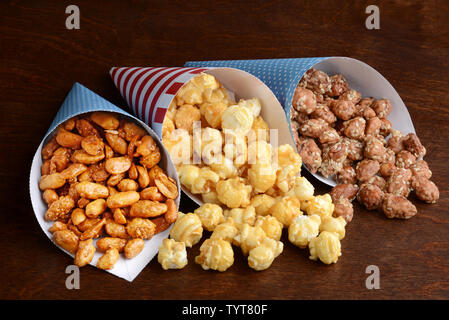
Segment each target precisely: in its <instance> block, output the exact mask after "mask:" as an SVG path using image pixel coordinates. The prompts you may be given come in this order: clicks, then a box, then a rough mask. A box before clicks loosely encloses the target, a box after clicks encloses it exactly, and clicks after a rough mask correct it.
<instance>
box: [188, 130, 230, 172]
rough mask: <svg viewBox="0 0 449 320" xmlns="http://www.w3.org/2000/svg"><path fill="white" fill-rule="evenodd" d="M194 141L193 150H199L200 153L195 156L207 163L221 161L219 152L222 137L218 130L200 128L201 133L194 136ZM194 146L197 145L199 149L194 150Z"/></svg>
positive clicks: (221, 157)
mask: <svg viewBox="0 0 449 320" xmlns="http://www.w3.org/2000/svg"><path fill="white" fill-rule="evenodd" d="M194 143H195V144H194V146H195V148H194V152H198V151H201V154H200V155H197V156H199V157H200V158H201V159H202V161H203V162H204V163H206V164H207V165H210V164H212V163H222V162H223V156H222V154H221V151H222V145H223V138H222V135H221V132H220V131H219V130H217V129H213V128H203V129H201V135H195V136H194ZM196 146H199V148H198V149H199V150H196V149H197V148H196Z"/></svg>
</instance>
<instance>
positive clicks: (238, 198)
mask: <svg viewBox="0 0 449 320" xmlns="http://www.w3.org/2000/svg"><path fill="white" fill-rule="evenodd" d="M260 112H261V103H260V101H259V100H258V99H257V98H253V99H247V100H244V99H241V100H239V101H238V102H236V101H234V100H233V98H231V97H230V95H229V94H228V93H227V91H226V89H225V88H224V87H223V86H222V85H221V83H219V82H218V81H217V79H215V77H213V76H212V75H209V74H205V73H203V74H199V75H197V76H195V77H194V78H193V79H191V80H190V81H189V82H188V83H186V84H185V85H184V86H183V87H182V88H181V89H180V90H179V91H178V93H177V95H176V96H175V98H174V100H173V102H172V103H171V104H170V106H169V108H168V111H167V114H166V116H165V119H164V123H163V131H162V136H163V143H164V146H165V147H166V148H167V150H168V151H169V153H170V156H171V158H172V160H173V161H174V163H175V165H176V167H177V172H178V175H179V179H180V182H181V184H182V185H183V186H184V188H185V189H186V190H188V191H189V192H190V193H192V194H193V195H195V196H200V197H201V199H202V200H203V202H204V204H203V205H202V206H200V207H199V208H197V209H196V210H194V212H190V213H181V212H179V216H178V220H177V221H176V222H175V224H174V225H173V228H172V229H171V231H170V239H165V240H164V241H163V243H162V245H161V246H160V248H159V254H158V261H159V263H160V264H161V265H162V267H163V269H181V268H183V267H185V266H186V265H187V251H186V247H192V246H193V245H195V244H196V243H198V242H199V241H200V240H201V238H202V237H203V234H204V231H207V232H209V233H210V237H209V239H206V240H205V241H204V242H203V243H202V245H201V247H200V254H199V256H197V257H195V262H196V263H198V264H200V265H201V266H202V268H203V269H205V270H209V269H211V270H217V271H225V270H227V269H228V268H229V267H231V266H232V264H233V262H234V250H233V246H235V247H237V248H240V250H241V251H242V253H243V255H245V256H246V257H247V259H248V265H249V267H251V268H253V269H255V270H265V269H267V268H269V267H270V266H271V265H272V263H273V261H274V259H275V258H276V257H278V256H279V255H280V254H281V253H282V251H283V243H282V242H281V241H280V239H281V235H282V231H283V229H287V230H288V238H289V240H290V241H291V242H292V243H293V244H294V245H296V246H298V247H300V248H309V251H310V259H312V260H318V259H319V260H321V261H322V262H323V263H326V264H331V263H336V262H337V260H338V258H339V256H340V255H341V244H340V240H341V239H343V237H344V235H345V225H346V221H345V220H344V219H343V218H342V217H332V214H333V211H334V205H333V203H332V199H331V196H330V195H329V194H326V195H318V196H315V195H314V188H313V186H312V184H311V183H310V182H309V181H307V179H306V178H304V177H301V176H300V170H301V166H302V160H301V156H300V155H299V154H298V153H297V152H296V150H294V147H292V146H290V145H280V146H278V147H276V146H275V145H274V144H272V143H273V141H271V142H270V136H269V132H270V128H269V126H268V124H267V123H266V122H265V120H264V119H263V118H262V116H261V114H260ZM195 157H197V158H199V159H200V160H201V161H199V162H195Z"/></svg>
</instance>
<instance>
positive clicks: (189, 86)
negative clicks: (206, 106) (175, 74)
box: [176, 81, 203, 106]
mask: <svg viewBox="0 0 449 320" xmlns="http://www.w3.org/2000/svg"><path fill="white" fill-rule="evenodd" d="M202 102H203V98H202V96H201V90H200V89H199V88H198V87H196V86H195V84H194V83H193V82H192V81H189V82H187V83H186V84H185V85H184V86H182V87H181V89H179V90H178V92H177V93H176V104H177V105H178V106H182V105H184V104H189V105H195V104H201V103H202Z"/></svg>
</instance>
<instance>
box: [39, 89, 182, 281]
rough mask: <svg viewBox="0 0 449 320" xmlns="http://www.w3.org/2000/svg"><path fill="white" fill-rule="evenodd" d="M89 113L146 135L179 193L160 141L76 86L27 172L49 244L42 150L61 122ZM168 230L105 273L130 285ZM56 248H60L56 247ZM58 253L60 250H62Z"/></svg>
mask: <svg viewBox="0 0 449 320" xmlns="http://www.w3.org/2000/svg"><path fill="white" fill-rule="evenodd" d="M92 111H109V112H115V113H118V114H121V115H122V116H124V117H127V118H128V119H129V120H131V121H133V122H135V123H136V124H138V125H140V126H141V127H143V128H144V129H145V130H146V131H147V132H148V134H149V135H150V136H152V137H153V139H154V141H155V142H156V143H157V144H158V146H159V148H160V150H161V163H160V166H161V167H162V168H163V169H165V170H166V172H167V174H168V175H169V176H170V177H172V178H173V179H175V180H176V183H177V185H178V189H179V180H178V175H177V174H176V169H175V166H174V165H173V163H172V161H171V160H170V157H169V156H168V152H167V151H166V149H165V148H164V147H163V145H162V143H161V142H160V141H159V139H158V136H157V134H156V133H155V132H154V131H153V130H152V129H151V128H149V127H148V126H147V125H146V124H145V123H143V122H142V121H140V120H139V119H136V118H135V117H133V116H132V115H130V114H129V113H127V112H125V111H123V110H121V109H120V108H118V107H117V106H115V105H113V104H112V103H110V102H108V101H107V100H105V99H103V98H102V97H100V96H99V95H97V94H96V93H94V92H92V91H91V90H89V89H87V88H86V87H84V86H82V85H81V84H79V83H75V84H74V85H73V87H72V89H71V90H70V92H69V94H68V95H67V97H66V99H65V100H64V103H63V104H62V106H61V108H60V109H59V111H58V113H57V114H56V117H55V119H54V120H53V122H52V124H51V125H50V128H49V129H48V131H47V133H46V134H45V137H44V138H43V139H42V142H41V143H40V145H39V147H38V149H37V151H36V153H35V155H34V158H33V163H32V166H31V172H30V197H31V203H32V205H33V210H34V214H35V216H36V219H37V221H38V222H39V225H40V226H41V228H42V230H43V231H44V233H45V234H46V235H47V237H48V238H49V239H50V240H52V234H51V233H50V232H49V231H48V229H49V228H50V227H51V226H52V225H53V222H52V221H50V222H48V221H45V219H44V215H45V212H46V211H47V205H46V204H45V202H44V201H43V199H42V192H41V190H40V189H39V180H40V177H41V166H42V156H41V151H42V147H43V145H44V144H46V143H47V141H48V140H50V139H51V138H52V137H53V136H54V135H55V134H56V132H55V131H56V129H57V128H58V126H59V125H60V124H61V123H63V122H64V121H66V120H68V119H69V118H71V117H73V116H76V115H79V114H83V113H87V112H92ZM179 200H180V195H178V198H177V199H176V200H175V202H176V205H177V206H178V207H179ZM169 230H170V229H168V230H165V231H164V232H161V233H159V234H157V235H155V236H154V237H153V238H152V239H151V240H146V241H145V247H144V249H143V251H142V252H141V253H140V254H139V255H138V256H137V257H135V258H133V259H125V258H124V257H122V256H120V259H119V261H118V262H117V263H116V264H115V266H114V268H113V269H112V270H108V272H110V273H112V274H114V275H116V276H118V277H120V278H123V279H126V280H128V281H133V280H134V278H135V277H136V276H137V275H138V274H139V273H140V272H141V271H142V269H143V268H144V267H145V266H146V265H147V264H148V263H149V262H150V261H151V259H153V258H154V256H155V255H156V254H157V252H158V249H159V246H160V244H161V243H162V240H163V239H165V238H167V237H168V234H169V232H170V231H169ZM94 241H95V240H94ZM58 248H60V247H59V246H58ZM60 249H61V250H63V249H62V248H60ZM63 251H65V250H63ZM65 252H66V253H67V254H69V255H70V256H72V257H73V254H70V253H69V252H67V251H65ZM101 255H102V253H100V252H96V253H95V256H94V258H93V260H92V262H91V263H90V264H91V265H93V266H96V264H97V261H98V259H99V258H100V256H101Z"/></svg>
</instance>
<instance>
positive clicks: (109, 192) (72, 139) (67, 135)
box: [39, 112, 178, 270]
mask: <svg viewBox="0 0 449 320" xmlns="http://www.w3.org/2000/svg"><path fill="white" fill-rule="evenodd" d="M42 158H43V163H42V168H41V174H42V176H41V179H40V181H39V188H40V189H41V190H42V191H43V194H42V197H43V199H44V201H45V202H46V204H47V205H48V210H47V211H46V213H45V216H44V218H45V219H46V220H50V221H54V223H53V226H52V227H51V228H49V231H50V232H52V233H53V239H54V241H55V243H56V244H57V245H59V246H60V247H62V248H63V249H65V250H67V251H69V252H71V253H73V254H74V255H75V261H74V263H75V265H77V266H80V267H82V266H85V265H87V264H89V263H91V262H92V259H93V256H94V254H95V252H96V248H97V249H98V251H99V252H104V255H103V256H102V257H101V258H100V259H99V260H98V263H97V267H98V268H101V269H105V270H110V269H112V268H113V267H114V265H115V263H116V262H117V261H118V259H119V257H120V252H123V253H124V257H126V258H127V259H132V258H133V257H135V256H137V255H138V254H139V253H140V252H141V251H142V250H143V248H144V245H145V240H146V239H151V237H152V236H153V235H154V234H156V233H159V232H162V231H163V230H166V229H167V228H168V227H169V226H170V224H171V223H173V222H175V221H176V219H177V213H178V211H177V207H176V204H175V202H174V201H173V199H175V198H176V197H177V196H178V190H177V185H176V182H175V180H173V179H172V178H170V177H168V176H167V175H166V174H165V172H164V170H163V169H162V168H161V167H159V166H158V165H157V164H158V163H159V161H160V159H161V154H160V150H159V147H158V145H157V143H156V142H155V140H153V138H152V137H151V136H149V135H147V133H146V131H145V130H144V129H143V128H141V127H140V126H138V125H136V124H134V123H132V122H130V121H128V120H126V119H119V117H118V116H117V115H116V114H114V113H110V112H94V113H87V114H82V115H79V116H77V117H74V118H71V119H69V120H67V121H66V122H64V124H62V125H61V126H60V127H59V128H58V131H57V133H56V135H55V136H54V137H53V138H52V139H50V140H49V142H48V143H47V144H46V145H44V146H43V147H42ZM156 179H157V180H158V181H157V185H158V186H159V187H158V186H156V183H155V180H156ZM160 189H161V190H162V192H161V190H160ZM163 193H165V194H166V195H164V194H163ZM141 197H142V200H141V202H139V200H140V199H141ZM167 197H173V199H168V200H167ZM154 217H157V218H154ZM150 219H151V220H150ZM93 239H98V240H97V241H96V244H95V245H94V241H93ZM125 246H126V249H125Z"/></svg>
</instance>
